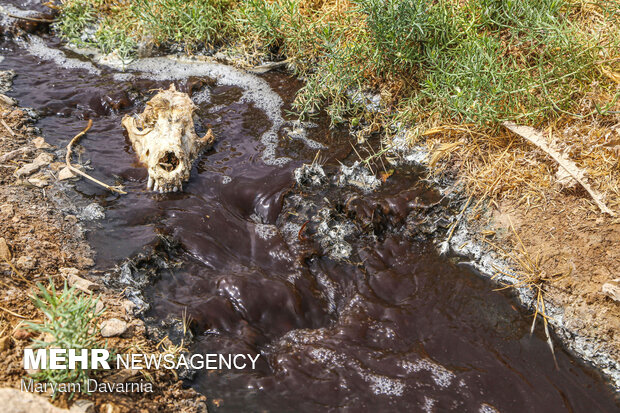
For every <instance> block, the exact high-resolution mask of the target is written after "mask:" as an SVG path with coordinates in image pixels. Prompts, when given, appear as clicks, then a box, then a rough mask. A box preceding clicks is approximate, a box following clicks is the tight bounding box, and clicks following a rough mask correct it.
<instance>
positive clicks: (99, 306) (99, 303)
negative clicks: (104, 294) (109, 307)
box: [95, 300, 105, 314]
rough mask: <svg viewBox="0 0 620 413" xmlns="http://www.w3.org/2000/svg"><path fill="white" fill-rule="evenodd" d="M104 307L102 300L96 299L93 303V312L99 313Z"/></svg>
mask: <svg viewBox="0 0 620 413" xmlns="http://www.w3.org/2000/svg"><path fill="white" fill-rule="evenodd" d="M104 309H105V305H104V304H103V301H101V300H97V302H96V303H95V314H101V312H102V311H103V310H104Z"/></svg>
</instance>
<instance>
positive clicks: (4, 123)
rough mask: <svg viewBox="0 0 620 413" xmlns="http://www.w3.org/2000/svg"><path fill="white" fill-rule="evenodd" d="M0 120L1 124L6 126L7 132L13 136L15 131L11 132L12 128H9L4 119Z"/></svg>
mask: <svg viewBox="0 0 620 413" xmlns="http://www.w3.org/2000/svg"><path fill="white" fill-rule="evenodd" d="M0 122H2V126H4V127H5V128H6V130H8V131H9V133H10V134H11V136H15V132H13V129H11V127H10V126H9V125H7V124H6V122H5V121H4V119H0Z"/></svg>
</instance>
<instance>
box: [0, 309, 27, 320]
mask: <svg viewBox="0 0 620 413" xmlns="http://www.w3.org/2000/svg"><path fill="white" fill-rule="evenodd" d="M0 310H3V311H6V312H7V313H9V314H11V315H12V316H15V317H17V318H23V319H24V320H27V319H28V317H24V316H23V315H20V314H17V313H14V312H13V311H11V310H8V309H6V308H4V307H0Z"/></svg>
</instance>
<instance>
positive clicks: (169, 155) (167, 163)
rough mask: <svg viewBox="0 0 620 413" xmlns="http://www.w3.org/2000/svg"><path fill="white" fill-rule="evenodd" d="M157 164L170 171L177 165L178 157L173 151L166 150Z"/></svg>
mask: <svg viewBox="0 0 620 413" xmlns="http://www.w3.org/2000/svg"><path fill="white" fill-rule="evenodd" d="M157 165H158V166H159V167H160V168H161V169H163V170H164V171H166V172H172V171H174V170H175V169H177V167H178V166H179V158H177V156H176V155H175V154H174V153H173V152H166V153H165V154H164V156H162V157H161V158H159V162H157Z"/></svg>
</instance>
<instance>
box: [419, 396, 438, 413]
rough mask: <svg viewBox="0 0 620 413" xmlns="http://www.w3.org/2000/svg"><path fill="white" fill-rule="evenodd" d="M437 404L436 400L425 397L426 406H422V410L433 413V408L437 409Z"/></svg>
mask: <svg viewBox="0 0 620 413" xmlns="http://www.w3.org/2000/svg"><path fill="white" fill-rule="evenodd" d="M435 402H436V401H435V399H431V398H430V397H426V396H424V405H423V406H422V410H424V411H425V412H428V413H431V412H432V411H433V407H435Z"/></svg>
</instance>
